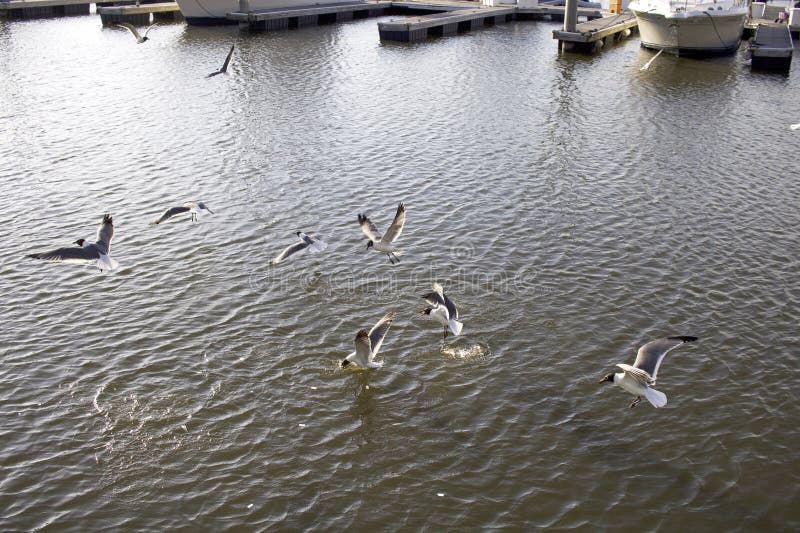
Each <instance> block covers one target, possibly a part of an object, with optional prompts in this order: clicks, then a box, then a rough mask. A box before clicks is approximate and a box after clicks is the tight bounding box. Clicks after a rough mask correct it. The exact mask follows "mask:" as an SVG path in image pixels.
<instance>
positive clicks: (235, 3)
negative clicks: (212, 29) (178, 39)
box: [176, 0, 345, 26]
mask: <svg viewBox="0 0 800 533" xmlns="http://www.w3.org/2000/svg"><path fill="white" fill-rule="evenodd" d="M176 1H177V2H178V7H179V8H180V10H181V14H182V15H183V17H184V18H185V19H186V23H187V24H192V25H203V26H205V25H212V24H234V23H235V22H232V21H229V20H227V19H226V18H225V15H227V14H228V13H233V12H236V11H240V8H239V0H176ZM342 3H345V2H344V1H343V0H249V7H250V9H249V10H250V11H268V10H278V9H299V8H303V7H309V8H311V7H320V6H324V5H327V4H342Z"/></svg>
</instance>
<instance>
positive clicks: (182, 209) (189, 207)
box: [150, 202, 214, 225]
mask: <svg viewBox="0 0 800 533" xmlns="http://www.w3.org/2000/svg"><path fill="white" fill-rule="evenodd" d="M203 211H208V212H209V213H211V214H212V215H213V214H214V212H213V211H212V210H211V209H209V208H208V206H206V204H204V203H203V202H186V203H185V204H183V205H181V206H177V207H170V208H169V209H167V210H166V211H164V212H163V213H161V216H160V217H158V218H157V219H155V220H154V221H152V222H151V223H150V224H152V225H157V224H161V223H162V222H164V221H165V220H169V219H170V218H172V217H174V216H176V215H182V214H183V213H189V215H191V220H192V222H197V220H198V219H199V218H200V214H201V213H202V212H203Z"/></svg>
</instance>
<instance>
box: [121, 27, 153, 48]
mask: <svg viewBox="0 0 800 533" xmlns="http://www.w3.org/2000/svg"><path fill="white" fill-rule="evenodd" d="M116 25H117V26H119V27H120V28H125V29H126V30H128V31H129V32H131V33H132V34H133V36H134V37H136V43H137V44H142V43H143V42H145V41H148V40H150V37H148V36H147V34H148V33H150V30H152V29H153V26H155V24H151V25H150V26H149V27H148V28H147V29H146V30H145V31H144V36H142V35H140V34H139V31H138V30H137V29H136V28H135V27H134V26H133V24H130V23H128V22H117V24H116Z"/></svg>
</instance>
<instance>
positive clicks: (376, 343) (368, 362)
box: [341, 311, 394, 368]
mask: <svg viewBox="0 0 800 533" xmlns="http://www.w3.org/2000/svg"><path fill="white" fill-rule="evenodd" d="M392 318H394V311H389V312H388V313H386V314H385V315H384V316H383V318H381V319H380V320H379V321H378V323H377V324H375V325H374V326H373V327H372V329H371V330H369V333H367V330H365V329H362V330H359V332H358V333H357V334H356V340H355V343H356V351H355V352H353V353H351V354H350V355H348V356H347V357H345V358H344V359H343V360H342V362H341V366H342V368H344V367H346V366H347V365H349V364H355V365H356V366H359V367H361V368H380V367H382V366H383V361H380V362H377V363H376V362H375V356H376V355H378V351H379V350H380V349H381V345H382V344H383V339H384V338H386V332H388V331H389V326H391V325H392Z"/></svg>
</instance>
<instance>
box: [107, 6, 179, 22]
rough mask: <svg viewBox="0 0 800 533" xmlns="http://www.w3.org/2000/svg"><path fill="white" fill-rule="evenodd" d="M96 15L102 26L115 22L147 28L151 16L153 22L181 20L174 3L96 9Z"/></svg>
mask: <svg viewBox="0 0 800 533" xmlns="http://www.w3.org/2000/svg"><path fill="white" fill-rule="evenodd" d="M97 13H98V14H99V15H100V20H101V21H102V22H103V25H104V26H107V25H109V24H115V23H117V22H128V23H130V24H133V25H135V26H147V25H148V24H150V16H151V15H152V17H153V20H183V15H181V10H180V8H179V7H178V4H177V3H175V2H161V3H157V4H141V5H138V6H137V5H135V4H134V5H125V6H108V7H98V8H97Z"/></svg>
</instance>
